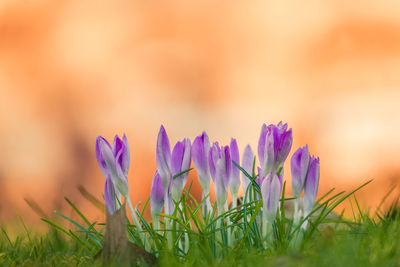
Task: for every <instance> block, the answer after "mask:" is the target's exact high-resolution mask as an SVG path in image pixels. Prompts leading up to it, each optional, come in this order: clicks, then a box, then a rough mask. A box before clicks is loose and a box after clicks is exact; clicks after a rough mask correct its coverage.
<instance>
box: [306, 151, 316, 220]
mask: <svg viewBox="0 0 400 267" xmlns="http://www.w3.org/2000/svg"><path fill="white" fill-rule="evenodd" d="M319 175H320V171H319V158H315V157H314V156H313V157H312V158H311V159H310V166H309V167H308V173H307V177H306V182H305V185H304V214H305V216H307V215H308V214H309V213H310V212H311V210H312V208H313V206H314V203H315V199H316V198H317V193H318V184H319Z"/></svg>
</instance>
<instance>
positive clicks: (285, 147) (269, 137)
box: [258, 122, 293, 175]
mask: <svg viewBox="0 0 400 267" xmlns="http://www.w3.org/2000/svg"><path fill="white" fill-rule="evenodd" d="M292 141H293V137H292V129H289V130H287V124H282V122H280V123H278V125H273V124H271V125H269V126H266V125H265V124H264V125H263V126H262V128H261V134H260V138H259V141H258V157H259V159H260V164H261V168H262V170H263V174H264V175H266V174H267V173H269V172H277V171H278V169H279V168H280V167H282V166H283V163H284V162H285V160H286V158H287V156H288V155H289V152H290V149H291V147H292Z"/></svg>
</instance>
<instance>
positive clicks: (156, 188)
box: [150, 171, 164, 218]
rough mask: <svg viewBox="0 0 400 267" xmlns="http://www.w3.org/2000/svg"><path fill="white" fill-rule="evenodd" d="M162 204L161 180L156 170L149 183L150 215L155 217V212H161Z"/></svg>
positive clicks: (162, 190)
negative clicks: (151, 182)
mask: <svg viewBox="0 0 400 267" xmlns="http://www.w3.org/2000/svg"><path fill="white" fill-rule="evenodd" d="M163 205H164V187H163V184H162V182H161V177H160V175H159V174H158V171H156V172H155V173H154V176H153V184H152V185H151V193H150V206H151V215H152V216H153V218H154V217H156V216H157V215H156V214H157V213H161V211H162V208H163Z"/></svg>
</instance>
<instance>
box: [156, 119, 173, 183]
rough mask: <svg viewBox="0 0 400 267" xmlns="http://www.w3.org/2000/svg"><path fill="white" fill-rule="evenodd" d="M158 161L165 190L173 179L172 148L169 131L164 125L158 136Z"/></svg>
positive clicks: (158, 168)
mask: <svg viewBox="0 0 400 267" xmlns="http://www.w3.org/2000/svg"><path fill="white" fill-rule="evenodd" d="M156 161H157V170H158V173H159V174H160V177H161V181H162V184H163V186H164V190H168V186H169V183H170V180H171V168H170V166H171V148H170V145H169V139H168V135H167V132H166V131H165V129H164V126H163V125H161V127H160V131H159V132H158V137H157V148H156Z"/></svg>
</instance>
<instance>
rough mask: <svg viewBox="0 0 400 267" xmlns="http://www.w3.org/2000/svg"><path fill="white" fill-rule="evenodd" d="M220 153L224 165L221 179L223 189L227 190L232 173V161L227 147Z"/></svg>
mask: <svg viewBox="0 0 400 267" xmlns="http://www.w3.org/2000/svg"><path fill="white" fill-rule="evenodd" d="M221 152H222V155H221V159H222V160H223V161H224V163H225V166H224V169H223V170H222V179H223V182H224V185H225V187H226V188H227V189H228V186H229V184H230V180H231V173H232V159H231V153H230V149H229V146H225V147H224V150H223V151H221Z"/></svg>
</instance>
